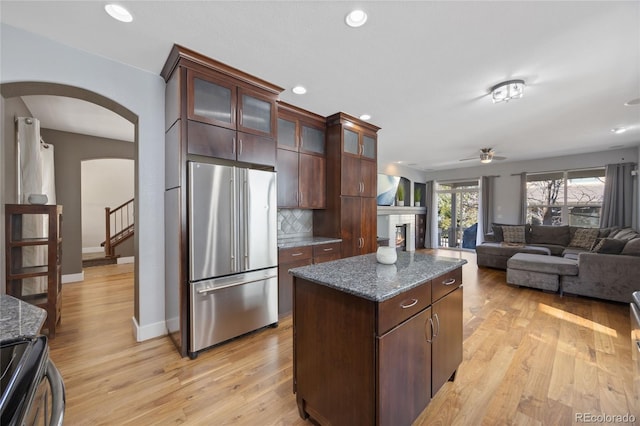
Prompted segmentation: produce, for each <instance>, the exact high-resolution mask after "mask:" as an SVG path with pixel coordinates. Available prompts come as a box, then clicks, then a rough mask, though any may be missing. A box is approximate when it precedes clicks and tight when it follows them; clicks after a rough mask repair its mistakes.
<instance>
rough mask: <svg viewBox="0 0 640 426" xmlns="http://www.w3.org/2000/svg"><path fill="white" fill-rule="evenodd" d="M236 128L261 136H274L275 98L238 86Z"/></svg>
mask: <svg viewBox="0 0 640 426" xmlns="http://www.w3.org/2000/svg"><path fill="white" fill-rule="evenodd" d="M238 93H239V98H240V105H239V118H238V130H240V131H243V132H247V133H254V134H258V135H263V136H274V133H275V132H274V127H275V100H272V99H268V98H266V97H263V96H260V95H259V94H257V93H255V92H252V91H249V90H246V89H243V88H239V89H238Z"/></svg>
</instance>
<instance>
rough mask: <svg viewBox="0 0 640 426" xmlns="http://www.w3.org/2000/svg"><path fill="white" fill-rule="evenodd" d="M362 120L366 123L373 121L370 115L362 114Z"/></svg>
mask: <svg viewBox="0 0 640 426" xmlns="http://www.w3.org/2000/svg"><path fill="white" fill-rule="evenodd" d="M360 120H364V121H367V120H371V116H370V115H369V114H362V115H361V116H360Z"/></svg>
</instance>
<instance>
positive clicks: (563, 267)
mask: <svg viewBox="0 0 640 426" xmlns="http://www.w3.org/2000/svg"><path fill="white" fill-rule="evenodd" d="M561 275H578V261H577V260H574V259H565V258H564V257H557V256H545V255H540V254H531V253H517V254H515V255H513V256H512V257H511V258H510V259H509V260H508V261H507V283H509V284H514V285H518V286H523V287H531V288H538V289H541V290H546V291H553V292H557V291H558V290H559V289H560V276H561Z"/></svg>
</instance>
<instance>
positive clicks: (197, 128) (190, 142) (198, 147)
mask: <svg viewBox="0 0 640 426" xmlns="http://www.w3.org/2000/svg"><path fill="white" fill-rule="evenodd" d="M187 152H188V153H189V154H196V155H206V156H208V157H216V158H223V159H225V160H235V159H236V131H235V130H230V129H225V128H223V127H218V126H213V125H211V124H205V123H199V122H197V121H192V120H189V123H188V125H187Z"/></svg>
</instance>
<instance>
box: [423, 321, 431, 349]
mask: <svg viewBox="0 0 640 426" xmlns="http://www.w3.org/2000/svg"><path fill="white" fill-rule="evenodd" d="M427 324H429V329H430V330H431V337H429V333H428V332H427ZM424 339H425V340H426V341H427V342H428V343H431V342H433V320H432V319H431V317H429V321H425V322H424Z"/></svg>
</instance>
